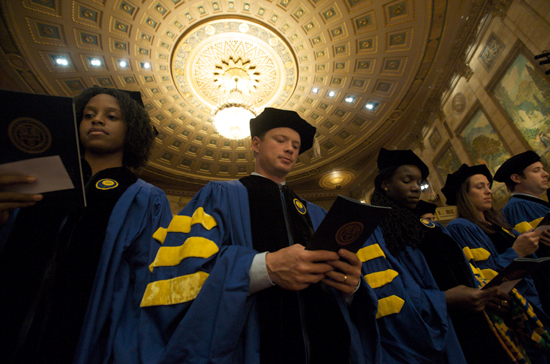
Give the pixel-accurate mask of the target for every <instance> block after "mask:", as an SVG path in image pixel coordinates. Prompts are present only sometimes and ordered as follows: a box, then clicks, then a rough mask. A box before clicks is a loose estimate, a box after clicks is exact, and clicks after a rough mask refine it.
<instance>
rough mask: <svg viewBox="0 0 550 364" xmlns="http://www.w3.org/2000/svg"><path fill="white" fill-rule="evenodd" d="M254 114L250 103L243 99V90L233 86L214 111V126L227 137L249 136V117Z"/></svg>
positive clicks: (241, 137) (235, 138) (239, 137)
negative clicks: (226, 97) (227, 96)
mask: <svg viewBox="0 0 550 364" xmlns="http://www.w3.org/2000/svg"><path fill="white" fill-rule="evenodd" d="M235 84H237V80H235ZM256 115H257V114H256V111H255V110H254V109H253V107H252V105H251V104H250V103H248V102H246V101H245V100H244V97H243V92H242V91H241V90H239V88H238V87H237V86H235V88H233V89H232V90H231V91H230V92H229V98H228V99H227V101H226V102H224V103H223V104H221V105H220V106H218V108H217V109H216V110H215V111H214V126H215V127H216V130H217V131H218V133H220V134H221V135H222V136H224V137H225V138H227V139H233V140H238V139H243V138H246V137H248V136H250V119H252V118H254V117H256Z"/></svg>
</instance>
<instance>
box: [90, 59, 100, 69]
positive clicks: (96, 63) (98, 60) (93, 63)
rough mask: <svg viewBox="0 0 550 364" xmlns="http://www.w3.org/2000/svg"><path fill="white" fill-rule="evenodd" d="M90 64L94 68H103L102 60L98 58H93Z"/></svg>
mask: <svg viewBox="0 0 550 364" xmlns="http://www.w3.org/2000/svg"><path fill="white" fill-rule="evenodd" d="M90 64H91V65H92V66H94V67H99V66H101V60H100V59H98V58H92V59H91V60H90Z"/></svg>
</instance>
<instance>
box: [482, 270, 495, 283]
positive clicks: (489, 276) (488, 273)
mask: <svg viewBox="0 0 550 364" xmlns="http://www.w3.org/2000/svg"><path fill="white" fill-rule="evenodd" d="M481 274H483V277H484V278H485V279H486V280H487V282H489V281H490V280H491V279H493V278H495V277H496V276H497V275H498V272H497V271H494V270H492V269H482V270H481Z"/></svg>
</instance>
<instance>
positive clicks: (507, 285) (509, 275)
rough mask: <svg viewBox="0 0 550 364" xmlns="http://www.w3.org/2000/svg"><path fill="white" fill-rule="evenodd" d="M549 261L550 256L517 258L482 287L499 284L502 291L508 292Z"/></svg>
mask: <svg viewBox="0 0 550 364" xmlns="http://www.w3.org/2000/svg"><path fill="white" fill-rule="evenodd" d="M548 261H550V257H542V258H516V259H514V261H513V262H512V263H510V264H508V265H507V266H506V268H504V269H503V270H502V271H500V273H499V274H498V275H497V276H496V277H494V278H493V279H491V280H490V281H489V283H487V284H486V285H485V286H483V288H482V289H486V288H491V287H494V286H499V287H500V290H501V291H503V292H504V293H508V292H510V291H511V290H512V288H514V286H515V285H516V284H518V283H519V282H520V281H521V280H522V279H523V278H525V277H526V276H528V275H529V274H531V273H533V272H534V271H535V270H537V269H539V268H540V266H541V265H542V264H548Z"/></svg>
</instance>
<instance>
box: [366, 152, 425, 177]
mask: <svg viewBox="0 0 550 364" xmlns="http://www.w3.org/2000/svg"><path fill="white" fill-rule="evenodd" d="M376 164H377V165H378V170H380V171H382V170H383V169H386V168H390V167H398V166H402V165H405V164H410V165H413V166H417V167H418V168H419V169H420V173H422V179H426V177H428V174H430V170H429V169H428V166H427V165H426V164H425V163H424V162H422V160H421V159H420V158H418V156H417V155H416V154H414V152H413V151H412V150H408V149H407V150H388V149H386V148H382V149H380V153H378V160H377V161H376Z"/></svg>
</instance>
